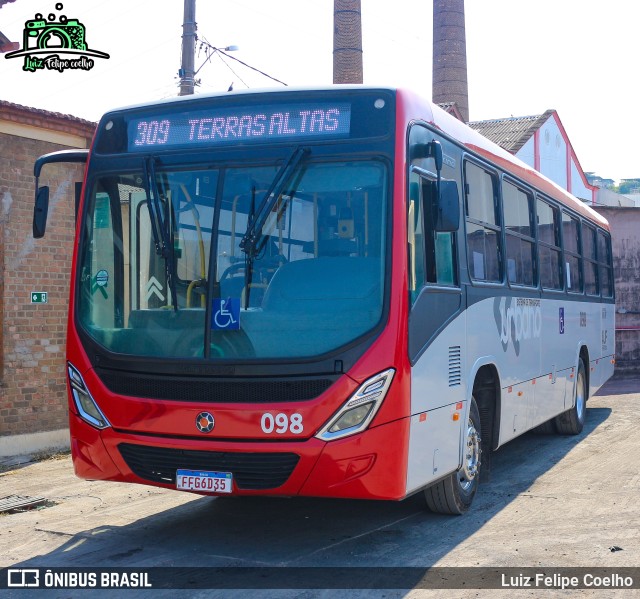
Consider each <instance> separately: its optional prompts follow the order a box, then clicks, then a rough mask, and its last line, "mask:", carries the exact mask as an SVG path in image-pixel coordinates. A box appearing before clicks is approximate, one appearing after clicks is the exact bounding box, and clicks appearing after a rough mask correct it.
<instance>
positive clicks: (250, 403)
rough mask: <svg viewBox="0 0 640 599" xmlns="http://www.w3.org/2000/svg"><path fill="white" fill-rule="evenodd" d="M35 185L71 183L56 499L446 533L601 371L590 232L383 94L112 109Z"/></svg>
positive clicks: (273, 96) (607, 304)
mask: <svg viewBox="0 0 640 599" xmlns="http://www.w3.org/2000/svg"><path fill="white" fill-rule="evenodd" d="M55 161H58V162H60V161H76V162H79V161H86V171H85V180H84V184H83V189H82V193H81V194H80V195H79V196H78V217H77V219H78V225H77V243H76V250H75V254H74V256H73V269H72V284H71V295H70V301H69V323H68V342H67V359H68V384H69V408H70V409H69V412H70V429H71V447H72V454H73V462H74V467H75V471H76V473H77V475H78V476H80V477H84V478H88V479H100V480H112V481H123V482H135V483H141V484H148V485H157V486H161V487H166V488H172V489H179V490H185V491H193V492H197V493H212V494H230V495H287V496H294V495H301V496H325V497H344V498H359V499H388V500H399V499H403V498H405V497H407V496H408V495H411V494H413V493H416V492H419V491H424V495H425V499H426V504H427V506H428V507H429V508H430V509H432V510H434V511H437V512H442V513H462V512H464V511H466V510H467V509H468V508H469V506H470V504H471V501H472V499H473V496H474V494H475V492H476V489H477V487H478V483H479V480H480V476H481V473H482V472H483V471H486V470H487V469H488V468H489V466H490V455H491V452H492V451H493V450H495V449H497V448H498V447H500V446H501V445H503V444H504V443H506V442H507V441H509V440H510V439H513V438H514V437H516V436H518V435H520V434H522V433H524V432H526V431H528V430H530V429H534V428H536V427H537V428H540V429H543V430H547V431H551V430H555V431H557V432H559V433H561V434H578V433H580V431H581V430H582V427H583V423H584V420H585V416H586V401H587V398H588V397H589V395H590V394H592V393H593V392H594V391H595V390H597V389H598V387H599V386H600V385H602V384H603V383H604V381H606V379H607V378H608V377H609V376H610V375H611V374H612V372H613V363H614V355H613V354H614V289H613V270H612V261H611V241H610V234H609V229H608V225H607V222H606V221H605V220H604V219H603V218H602V217H601V216H599V215H598V214H596V213H595V212H594V211H592V210H591V209H590V208H588V207H587V206H586V205H585V204H584V203H583V202H581V201H579V200H577V199H576V198H574V197H573V196H571V195H570V194H569V193H567V192H566V191H564V190H562V189H561V188H559V187H558V186H557V185H555V184H554V183H552V182H550V181H549V180H548V179H546V178H544V177H543V176H541V175H540V174H539V173H537V172H535V171H534V170H533V169H531V168H530V167H528V166H527V165H525V164H524V163H522V162H520V161H519V160H518V159H516V158H514V157H513V156H512V155H510V154H509V153H507V152H505V151H503V150H502V149H500V148H499V147H498V146H496V145H494V144H492V143H491V142H489V141H487V140H486V139H485V138H483V137H482V136H481V135H480V134H478V133H476V132H474V131H472V130H471V129H470V128H468V127H467V126H466V125H464V124H463V123H461V122H459V121H457V120H456V119H454V118H453V117H451V116H450V115H448V114H446V113H445V112H444V111H442V110H441V109H440V108H438V107H437V106H434V105H433V104H431V103H430V102H428V101H425V100H422V99H420V98H418V97H417V96H416V95H414V94H412V93H409V92H407V91H404V90H399V89H380V88H367V87H360V86H358V87H355V86H354V87H335V88H333V87H332V88H326V89H317V90H289V89H287V90H279V91H267V92H264V91H263V92H251V91H249V92H245V93H235V92H234V93H226V94H220V95H208V96H205V95H199V96H190V97H186V98H184V97H183V98H179V99H171V100H168V101H162V102H157V103H152V104H146V105H143V106H135V107H131V108H125V109H121V110H114V111H112V112H109V113H108V114H106V115H105V116H104V117H103V118H102V119H101V120H100V123H99V125H98V129H97V132H96V136H95V139H94V142H93V144H92V147H91V150H90V151H87V150H78V151H68V152H63V153H55V154H51V155H47V156H43V157H41V158H40V159H39V160H38V161H37V163H36V169H35V171H36V176H38V175H39V174H40V170H41V169H42V167H43V166H44V165H45V164H47V163H48V162H55ZM36 189H37V192H36V207H35V212H34V235H35V236H36V237H40V236H42V235H43V234H44V228H45V224H46V216H47V195H48V189H47V188H46V187H40V188H39V189H38V185H37V183H36Z"/></svg>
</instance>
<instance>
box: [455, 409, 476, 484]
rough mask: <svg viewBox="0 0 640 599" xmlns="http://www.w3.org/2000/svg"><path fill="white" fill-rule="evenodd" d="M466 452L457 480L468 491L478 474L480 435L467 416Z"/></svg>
mask: <svg viewBox="0 0 640 599" xmlns="http://www.w3.org/2000/svg"><path fill="white" fill-rule="evenodd" d="M465 449H466V453H465V457H464V460H463V463H462V468H460V470H459V472H458V481H459V483H460V486H461V487H462V489H463V490H464V491H468V490H469V489H470V488H471V487H472V486H473V483H474V482H475V480H476V477H477V476H478V466H479V465H480V435H478V431H477V430H476V427H475V426H474V425H473V421H472V420H471V418H469V424H468V426H467V442H466V446H465Z"/></svg>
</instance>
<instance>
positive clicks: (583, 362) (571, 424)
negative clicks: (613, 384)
mask: <svg viewBox="0 0 640 599" xmlns="http://www.w3.org/2000/svg"><path fill="white" fill-rule="evenodd" d="M588 397H589V352H588V350H587V348H586V347H585V346H582V347H581V349H580V356H579V358H578V366H577V368H576V376H575V381H574V384H573V398H572V401H571V408H569V409H568V410H566V411H565V412H562V414H559V415H558V416H556V418H555V425H556V430H557V431H558V433H559V434H561V435H579V434H580V433H581V432H582V429H583V428H584V423H585V421H586V418H587V399H588Z"/></svg>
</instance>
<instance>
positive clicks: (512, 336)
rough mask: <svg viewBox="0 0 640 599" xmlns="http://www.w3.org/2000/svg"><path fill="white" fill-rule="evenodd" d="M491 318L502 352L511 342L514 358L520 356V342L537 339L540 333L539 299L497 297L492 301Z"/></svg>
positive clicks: (540, 310)
mask: <svg viewBox="0 0 640 599" xmlns="http://www.w3.org/2000/svg"><path fill="white" fill-rule="evenodd" d="M493 316H494V318H495V321H496V326H497V328H498V333H499V335H500V343H502V350H503V351H505V352H506V351H507V349H508V348H509V341H511V343H513V349H514V351H515V352H516V356H519V355H520V343H521V342H522V341H524V340H526V339H538V338H539V337H540V334H541V333H542V308H541V306H540V300H539V299H530V298H520V297H519V298H512V297H506V298H505V297H497V298H495V299H494V300H493Z"/></svg>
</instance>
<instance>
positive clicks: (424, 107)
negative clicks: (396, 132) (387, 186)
mask: <svg viewBox="0 0 640 599" xmlns="http://www.w3.org/2000/svg"><path fill="white" fill-rule="evenodd" d="M396 91H397V97H398V107H399V111H403V112H404V121H405V124H408V123H409V122H411V121H412V120H416V119H421V120H424V121H426V122H429V123H431V124H432V125H433V126H435V127H436V128H437V129H439V130H440V131H442V132H443V133H444V134H445V135H446V136H448V137H449V138H452V139H453V140H455V141H457V142H458V143H460V144H462V145H464V146H465V148H467V150H468V151H469V152H471V153H473V154H476V155H478V156H480V157H482V158H484V159H485V160H488V161H489V162H492V163H493V164H495V165H496V166H498V167H499V168H501V169H502V170H504V171H505V172H507V173H509V174H511V175H513V176H514V177H517V178H518V179H521V180H522V181H524V182H525V183H528V184H529V185H531V186H532V187H534V188H536V189H537V190H539V191H541V192H542V193H544V194H546V195H547V196H549V197H550V198H553V199H554V200H556V201H558V202H560V203H561V204H563V205H565V206H567V207H568V208H571V209H573V210H574V211H576V212H578V213H580V214H581V215H582V216H583V217H585V218H586V219H587V220H590V221H592V222H595V223H597V224H598V225H600V226H601V227H603V228H605V229H607V230H609V223H608V221H607V219H605V218H604V217H603V216H602V215H600V214H598V213H597V212H596V211H595V210H593V209H592V208H591V207H589V206H588V205H587V204H585V203H584V202H583V201H582V200H580V199H578V198H577V197H575V196H574V195H573V194H571V193H569V192H568V191H567V190H566V189H564V188H562V187H561V186H560V185H558V184H557V183H555V182H554V181H552V180H551V179H549V178H547V177H545V176H544V175H543V174H542V173H540V172H538V171H536V170H535V169H534V168H533V167H531V166H530V165H528V164H527V163H525V162H523V161H522V160H520V159H519V158H517V157H516V156H514V155H513V154H511V153H510V152H507V151H506V150H504V149H503V148H501V147H500V146H499V145H497V144H495V143H494V142H492V141H490V140H489V139H487V138H486V137H484V135H482V134H480V133H478V132H477V131H475V130H474V129H472V128H471V127H469V126H467V125H466V124H465V123H463V122H461V121H459V120H458V119H457V118H455V117H454V116H452V115H450V114H448V113H447V112H445V111H444V110H442V109H441V108H440V107H439V106H437V105H435V104H433V103H431V102H428V101H425V100H423V99H422V98H420V97H419V96H417V95H416V94H415V93H413V92H411V91H408V90H405V89H398V90H396ZM399 116H400V115H399Z"/></svg>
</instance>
